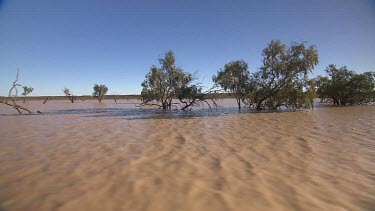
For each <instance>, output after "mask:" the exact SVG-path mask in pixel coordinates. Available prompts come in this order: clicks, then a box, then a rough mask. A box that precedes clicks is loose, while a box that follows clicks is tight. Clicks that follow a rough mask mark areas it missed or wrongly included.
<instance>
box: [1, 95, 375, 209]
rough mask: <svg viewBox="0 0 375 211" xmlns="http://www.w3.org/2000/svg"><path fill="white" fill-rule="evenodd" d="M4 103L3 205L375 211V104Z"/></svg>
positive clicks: (21, 206)
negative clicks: (170, 108) (242, 108)
mask: <svg viewBox="0 0 375 211" xmlns="http://www.w3.org/2000/svg"><path fill="white" fill-rule="evenodd" d="M27 105H28V106H29V107H31V108H32V109H33V110H41V111H43V114H42V115H22V116H20V115H11V114H14V113H15V112H14V111H12V110H11V109H9V108H6V107H0V113H1V114H6V115H3V116H0V134H1V138H0V210H132V211H133V210H156V211H159V210H160V211H168V210H189V211H194V210H215V211H217V210H372V209H374V208H375V162H374V161H375V141H374V137H375V107H374V106H356V107H339V108H332V107H326V108H317V109H315V110H313V111H311V110H309V111H299V112H273V113H252V112H250V113H249V112H241V113H238V112H234V111H233V110H225V109H223V110H219V111H218V112H217V113H215V112H212V113H208V112H206V111H193V112H162V111H160V110H157V111H155V110H153V109H139V108H134V104H132V102H129V101H120V103H119V104H114V102H110V101H108V102H105V103H102V104H99V103H96V102H78V103H74V104H71V103H69V102H67V101H66V102H61V101H58V102H57V101H56V102H55V101H50V102H48V103H47V104H45V105H42V103H41V102H38V101H35V102H34V101H33V102H29V103H27Z"/></svg>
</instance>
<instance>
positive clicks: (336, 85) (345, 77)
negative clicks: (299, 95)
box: [316, 64, 375, 105]
mask: <svg viewBox="0 0 375 211" xmlns="http://www.w3.org/2000/svg"><path fill="white" fill-rule="evenodd" d="M325 71H326V73H327V75H328V76H318V78H317V79H316V80H317V86H318V90H317V94H318V96H319V98H321V99H322V100H323V99H331V100H332V101H333V103H334V105H346V104H348V103H350V104H355V103H367V102H371V101H373V100H374V94H375V91H374V88H375V72H365V73H362V74H356V73H355V72H354V71H351V70H348V68H347V67H345V66H344V67H341V68H337V67H336V66H335V65H333V64H331V65H329V66H328V67H327V68H326V70H325Z"/></svg>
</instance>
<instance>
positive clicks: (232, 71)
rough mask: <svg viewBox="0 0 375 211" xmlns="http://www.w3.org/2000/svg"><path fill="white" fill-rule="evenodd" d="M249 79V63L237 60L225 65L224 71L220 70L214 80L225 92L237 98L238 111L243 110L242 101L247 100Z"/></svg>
mask: <svg viewBox="0 0 375 211" xmlns="http://www.w3.org/2000/svg"><path fill="white" fill-rule="evenodd" d="M249 78H250V72H249V71H248V65H247V63H246V62H244V61H243V60H237V61H232V62H229V63H227V64H225V66H224V69H221V70H219V71H218V72H217V75H214V76H213V77H212V80H213V82H214V83H215V84H216V85H218V86H220V87H222V88H223V89H224V90H225V91H229V92H230V93H231V94H232V95H233V96H234V97H235V98H236V101H237V104H238V109H241V100H244V99H245V97H246V95H247V92H248V82H249Z"/></svg>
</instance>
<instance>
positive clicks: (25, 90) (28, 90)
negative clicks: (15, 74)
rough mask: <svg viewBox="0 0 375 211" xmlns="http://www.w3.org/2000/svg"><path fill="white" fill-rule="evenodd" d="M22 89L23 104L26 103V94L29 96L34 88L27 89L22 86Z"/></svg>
mask: <svg viewBox="0 0 375 211" xmlns="http://www.w3.org/2000/svg"><path fill="white" fill-rule="evenodd" d="M22 88H23V93H22V95H23V96H24V98H23V102H24V103H26V96H27V95H28V94H30V93H31V92H32V91H34V88H33V87H27V86H23V87H22Z"/></svg>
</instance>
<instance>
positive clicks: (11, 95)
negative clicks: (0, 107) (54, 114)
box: [0, 70, 32, 114]
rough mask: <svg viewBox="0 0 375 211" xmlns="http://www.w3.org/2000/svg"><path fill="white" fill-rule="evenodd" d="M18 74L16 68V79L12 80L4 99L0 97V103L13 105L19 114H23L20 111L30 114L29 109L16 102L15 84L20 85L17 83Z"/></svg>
mask: <svg viewBox="0 0 375 211" xmlns="http://www.w3.org/2000/svg"><path fill="white" fill-rule="evenodd" d="M18 76H19V71H18V70H17V76H16V80H15V81H14V82H13V85H12V87H11V88H10V90H9V94H8V97H7V98H6V99H5V100H4V99H1V100H0V103H2V104H5V105H8V106H11V107H13V108H14V109H16V110H17V111H18V113H19V114H23V113H22V111H24V112H27V113H29V114H32V112H31V111H30V110H29V109H27V108H25V107H23V106H20V105H18V104H17V97H18V90H17V86H21V85H20V84H18V83H17V81H18ZM9 100H11V101H12V103H9V102H8V101H9Z"/></svg>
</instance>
